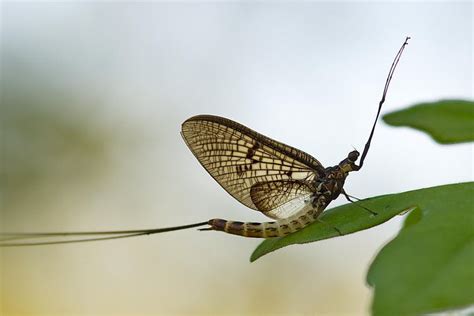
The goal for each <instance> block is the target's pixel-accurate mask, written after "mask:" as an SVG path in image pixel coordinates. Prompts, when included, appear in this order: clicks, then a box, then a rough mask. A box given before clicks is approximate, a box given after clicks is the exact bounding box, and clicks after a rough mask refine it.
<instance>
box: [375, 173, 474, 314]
mask: <svg viewBox="0 0 474 316" xmlns="http://www.w3.org/2000/svg"><path fill="white" fill-rule="evenodd" d="M398 196H399V198H400V200H405V201H408V200H410V201H412V202H413V203H416V204H417V205H418V209H417V211H416V212H413V213H412V214H410V216H408V218H407V219H406V222H405V225H404V227H403V228H402V230H401V231H400V233H399V234H398V236H397V237H395V239H394V240H392V241H391V242H390V243H388V244H387V245H386V246H385V247H384V248H383V249H382V250H381V251H380V253H379V254H378V255H377V257H376V258H375V260H374V262H373V263H372V265H371V267H370V270H369V273H368V276H367V282H368V283H369V284H370V285H371V286H372V287H373V288H374V299H373V303H372V312H373V314H374V315H415V314H425V313H432V312H439V311H444V310H452V309H458V308H462V307H466V306H469V305H472V304H474V183H473V182H470V183H463V184H455V185H446V186H441V187H434V188H430V189H424V190H418V191H412V192H407V193H402V194H399V195H398Z"/></svg>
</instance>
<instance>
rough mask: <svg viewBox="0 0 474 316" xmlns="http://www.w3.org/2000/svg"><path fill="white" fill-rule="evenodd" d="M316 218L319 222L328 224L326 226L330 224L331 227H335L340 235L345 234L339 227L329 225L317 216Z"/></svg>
mask: <svg viewBox="0 0 474 316" xmlns="http://www.w3.org/2000/svg"><path fill="white" fill-rule="evenodd" d="M316 220H317V221H318V222H320V223H323V224H324V225H326V226H329V227H331V228H334V230H335V231H337V233H338V234H339V235H340V236H342V235H344V234H343V233H342V232H341V230H340V229H339V228H337V227H336V226H331V225H329V224H328V223H326V222H325V221H323V220H322V219H320V218H317V219H316Z"/></svg>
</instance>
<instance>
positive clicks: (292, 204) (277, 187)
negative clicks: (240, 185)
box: [250, 180, 314, 219]
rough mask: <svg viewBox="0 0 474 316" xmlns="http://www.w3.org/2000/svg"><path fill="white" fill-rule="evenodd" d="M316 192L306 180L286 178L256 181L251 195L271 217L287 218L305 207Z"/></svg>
mask: <svg viewBox="0 0 474 316" xmlns="http://www.w3.org/2000/svg"><path fill="white" fill-rule="evenodd" d="M313 192H314V190H313V189H311V184H310V183H307V182H306V181H295V180H284V181H271V182H261V183H256V184H254V185H253V186H252V187H251V188H250V197H251V198H252V202H253V203H254V204H255V206H257V209H258V210H260V211H261V212H263V213H264V214H265V215H267V216H268V217H271V218H275V219H278V218H286V217H288V216H290V215H292V214H294V213H296V212H297V211H299V210H300V209H301V207H303V204H304V200H306V199H309V198H310V196H311V194H312V193H313Z"/></svg>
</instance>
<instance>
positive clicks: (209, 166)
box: [182, 115, 324, 217]
mask: <svg viewBox="0 0 474 316" xmlns="http://www.w3.org/2000/svg"><path fill="white" fill-rule="evenodd" d="M182 136H183V138H184V141H185V142H186V144H187V145H188V147H189V148H190V149H191V151H192V152H193V154H194V155H195V156H196V158H197V159H198V160H199V162H200V163H201V164H202V166H203V167H204V168H205V169H206V170H207V171H208V172H209V174H210V175H211V176H212V177H213V178H214V179H215V180H216V181H217V182H218V183H219V184H220V185H221V186H222V187H223V188H224V189H225V190H226V191H227V192H228V193H229V194H230V195H232V196H233V197H234V198H236V199H237V200H238V201H240V202H241V203H243V204H244V205H246V206H248V207H250V208H252V209H255V210H259V211H261V212H263V213H264V214H266V215H268V216H270V217H275V215H272V214H271V213H269V212H270V208H271V206H272V205H273V206H274V207H278V206H279V205H283V204H284V202H288V201H290V200H292V199H294V198H296V197H297V196H299V195H306V194H307V191H308V190H309V189H308V190H302V189H301V188H300V189H299V190H296V191H295V193H294V194H290V195H286V198H284V199H282V200H281V201H279V203H277V204H275V203H273V204H271V203H270V204H269V205H268V206H265V207H263V204H262V203H260V205H256V204H255V203H254V201H253V200H252V196H251V189H252V187H253V186H254V185H256V184H261V183H266V182H275V181H289V183H291V182H292V181H300V182H301V183H310V182H311V181H312V180H314V179H315V178H318V177H321V176H322V175H323V174H324V167H323V166H322V165H321V164H320V163H319V161H317V160H316V159H315V158H314V157H312V156H311V155H308V154H307V153H305V152H303V151H300V150H298V149H296V148H294V147H291V146H288V145H285V144H283V143H280V142H278V141H276V140H273V139H271V138H269V137H266V136H264V135H262V134H259V133H257V132H255V131H253V130H251V129H249V128H247V127H245V126H243V125H241V124H239V123H237V122H234V121H232V120H229V119H226V118H223V117H218V116H212V115H198V116H194V117H192V118H190V119H188V120H186V121H185V122H184V123H183V125H182ZM295 188H296V186H295ZM257 204H259V203H257Z"/></svg>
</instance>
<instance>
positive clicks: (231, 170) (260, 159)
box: [0, 37, 410, 247]
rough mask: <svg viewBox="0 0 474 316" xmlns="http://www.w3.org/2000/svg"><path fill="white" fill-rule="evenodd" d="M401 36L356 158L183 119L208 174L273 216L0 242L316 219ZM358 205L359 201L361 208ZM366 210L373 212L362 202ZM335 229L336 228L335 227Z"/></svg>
mask: <svg viewBox="0 0 474 316" xmlns="http://www.w3.org/2000/svg"><path fill="white" fill-rule="evenodd" d="M409 39H410V38H409V37H407V38H406V39H405V41H404V43H403V44H402V46H401V48H400V50H399V51H398V53H397V55H396V56H395V59H394V61H393V63H392V66H391V68H390V71H389V73H388V76H387V80H386V82H385V88H384V90H383V94H382V99H381V100H380V102H379V106H378V110H377V115H376V117H375V121H374V124H373V125H372V129H371V131H370V135H369V138H368V140H367V143H366V144H365V147H364V150H363V152H362V155H361V157H360V161H359V163H358V164H357V160H358V158H359V152H358V151H356V150H354V151H351V152H350V153H349V154H348V155H347V157H346V158H345V159H343V160H342V161H341V162H339V163H338V164H337V165H335V166H332V167H327V168H325V167H323V166H322V165H321V163H320V162H319V161H318V160H316V158H314V157H312V156H311V155H309V154H307V153H305V152H303V151H301V150H298V149H296V148H294V147H291V146H288V145H285V144H283V143H281V142H278V141H276V140H273V139H271V138H269V137H267V136H264V135H262V134H259V133H257V132H256V131H254V130H252V129H250V128H248V127H245V126H244V125H241V124H239V123H237V122H234V121H232V120H229V119H226V118H223V117H218V116H212V115H198V116H194V117H192V118H190V119H188V120H186V121H185V122H184V123H183V125H182V132H181V135H182V136H183V139H184V141H185V142H186V144H187V145H188V147H189V149H190V150H191V151H192V152H193V154H194V155H195V156H196V158H197V159H198V161H199V162H200V163H201V165H202V166H203V167H204V168H205V169H206V170H207V171H208V172H209V174H210V175H211V176H212V177H213V178H214V179H215V180H216V181H217V182H218V183H219V184H220V185H221V186H222V187H223V188H224V189H225V190H226V191H227V192H228V193H229V194H230V195H232V196H233V197H234V198H236V199H237V200H238V201H239V202H241V203H242V204H244V205H246V206H248V207H249V208H251V209H254V210H257V211H259V212H262V213H263V214H264V215H266V216H268V217H270V218H272V219H273V221H269V222H263V223H248V222H247V223H244V222H239V221H228V220H224V219H218V218H217V219H211V220H209V221H206V222H201V223H196V224H191V225H184V226H176V227H168V228H158V229H147V230H130V231H104V232H71V233H70V232H65V233H31V234H24V233H18V234H16V233H3V234H2V236H3V239H2V240H1V243H0V246H3V247H5V246H25V245H45V244H57V243H71V242H81V241H94V240H104V239H116V238H125V237H132V236H139V235H149V234H156V233H162V232H168V231H174V230H182V229H188V228H193V227H199V226H204V225H208V227H207V228H203V229H201V230H217V231H223V232H226V233H230V234H234V235H240V236H245V237H257V238H271V237H279V236H285V235H288V234H290V233H292V232H295V231H298V230H300V229H302V228H303V227H306V226H307V225H309V224H310V223H312V222H314V221H316V220H318V218H319V216H320V215H321V213H322V212H323V211H324V210H325V209H326V207H327V206H328V205H329V203H331V201H333V200H334V199H336V198H337V197H338V196H339V195H340V194H341V193H342V194H343V195H344V196H345V197H346V198H347V199H348V200H349V201H351V202H353V201H352V199H351V197H350V196H349V195H348V194H347V193H346V192H345V191H344V189H343V187H344V182H345V180H346V177H347V176H348V174H349V172H352V171H358V170H360V169H361V168H362V166H363V164H364V160H365V157H366V156H367V153H368V151H369V148H370V143H371V141H372V137H373V135H374V130H375V126H376V123H377V120H378V117H379V114H380V110H381V108H382V105H383V103H384V102H385V97H386V95H387V91H388V87H389V85H390V81H391V79H392V76H393V73H394V71H395V68H396V66H397V64H398V62H399V60H400V57H401V55H402V52H403V50H404V48H405V46H406V45H407V44H408V40H409ZM365 209H366V208H365ZM366 210H367V211H368V212H370V214H371V215H376V213H375V212H373V211H371V210H369V209H366ZM335 229H336V230H337V228H335ZM94 235H95V236H100V235H102V236H104V235H108V236H106V237H95V238H85V239H74V240H60V241H45V242H19V241H18V239H26V238H28V239H29V238H42V237H66V236H94Z"/></svg>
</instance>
